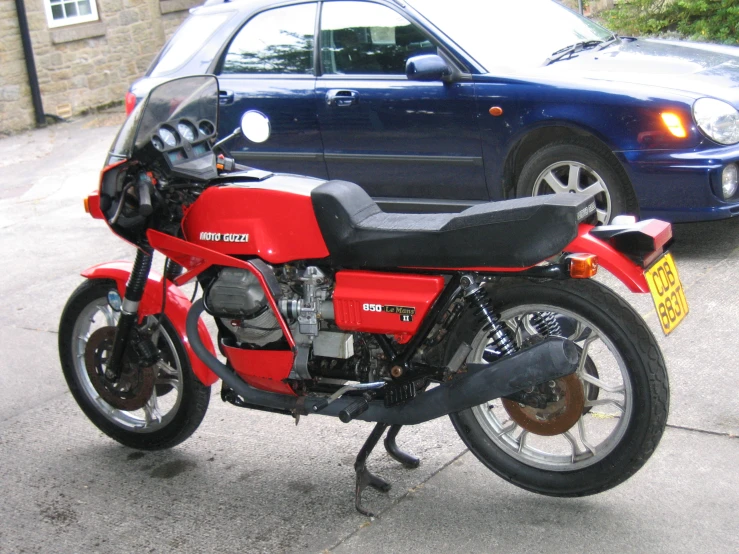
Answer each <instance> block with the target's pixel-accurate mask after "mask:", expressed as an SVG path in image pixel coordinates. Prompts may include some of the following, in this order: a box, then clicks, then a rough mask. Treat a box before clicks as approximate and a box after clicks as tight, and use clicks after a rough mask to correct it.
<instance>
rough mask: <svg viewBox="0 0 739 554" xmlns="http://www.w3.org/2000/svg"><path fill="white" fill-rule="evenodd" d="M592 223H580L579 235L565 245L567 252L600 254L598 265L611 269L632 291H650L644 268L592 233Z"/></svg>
mask: <svg viewBox="0 0 739 554" xmlns="http://www.w3.org/2000/svg"><path fill="white" fill-rule="evenodd" d="M591 229H593V226H592V225H586V224H584V223H581V224H580V228H579V230H578V234H577V237H576V238H575V240H573V241H572V242H571V243H570V244H568V245H567V246H566V247H565V249H564V250H565V252H583V253H586V254H595V255H596V256H598V265H600V266H601V267H603V268H604V269H606V270H608V271H610V272H611V273H612V274H613V275H615V276H616V277H617V278H618V279H619V280H620V281H621V282H622V283H623V284H624V285H626V286H627V287H628V289H629V290H630V291H631V292H649V285H648V284H647V279H646V277H644V268H642V267H641V266H640V265H638V264H637V263H635V262H633V261H632V260H630V259H629V258H628V257H627V256H626V255H624V254H622V253H621V252H619V251H618V250H616V249H615V248H614V247H613V246H611V245H610V244H608V243H607V242H604V241H602V240H600V239H598V238H595V237H594V236H593V235H591V234H590V230H591Z"/></svg>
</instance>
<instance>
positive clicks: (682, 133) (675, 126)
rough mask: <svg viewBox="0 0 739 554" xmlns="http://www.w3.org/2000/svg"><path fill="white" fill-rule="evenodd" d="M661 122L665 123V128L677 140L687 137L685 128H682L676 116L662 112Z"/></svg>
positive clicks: (678, 117)
mask: <svg viewBox="0 0 739 554" xmlns="http://www.w3.org/2000/svg"><path fill="white" fill-rule="evenodd" d="M662 121H664V122H665V125H667V128H668V129H669V130H670V132H671V133H672V134H673V135H674V136H676V137H677V138H685V137H687V136H688V132H687V131H686V130H685V127H683V122H682V121H681V120H680V116H678V115H677V114H674V113H672V112H664V113H663V114H662Z"/></svg>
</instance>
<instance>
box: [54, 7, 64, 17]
mask: <svg viewBox="0 0 739 554" xmlns="http://www.w3.org/2000/svg"><path fill="white" fill-rule="evenodd" d="M51 16H52V17H53V18H54V19H64V8H62V5H61V4H56V5H54V6H51Z"/></svg>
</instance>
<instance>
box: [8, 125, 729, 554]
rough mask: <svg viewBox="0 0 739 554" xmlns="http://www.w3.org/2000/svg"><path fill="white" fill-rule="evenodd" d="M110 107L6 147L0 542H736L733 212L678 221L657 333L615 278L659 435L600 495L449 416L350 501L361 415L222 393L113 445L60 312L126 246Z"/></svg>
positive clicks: (271, 545)
mask: <svg viewBox="0 0 739 554" xmlns="http://www.w3.org/2000/svg"><path fill="white" fill-rule="evenodd" d="M119 120H120V115H119V114H112V115H109V116H106V117H104V118H88V119H84V120H81V121H77V122H75V123H72V124H65V125H57V126H54V127H51V128H49V129H46V130H42V131H34V132H32V133H29V134H26V135H21V136H18V137H13V138H11V139H3V140H0V252H2V254H3V271H2V272H0V298H2V307H3V312H2V315H0V490H2V500H1V501H0V552H8V553H11V552H12V553H16V552H55V553H56V552H175V551H178V552H179V551H182V552H215V551H218V552H237V551H239V552H322V551H332V552H334V551H335V552H367V551H370V552H427V551H437V552H473V551H482V552H490V551H501V552H531V551H532V550H541V551H547V552H623V551H632V552H701V551H710V550H713V551H720V552H729V551H739V534H738V533H737V531H736V530H737V529H738V528H739V518H737V515H736V514H737V511H736V506H737V504H739V469H738V466H739V441H737V438H736V437H737V435H739V402H737V390H739V369H738V367H739V364H738V363H737V358H738V357H739V287H737V286H736V282H737V277H736V276H737V274H739V218H738V219H735V220H730V221H721V222H715V223H710V224H691V225H683V226H678V227H676V236H677V242H676V245H675V248H674V253H675V257H676V259H677V262H678V266H679V269H680V272H681V277H682V280H683V283H684V284H685V285H686V287H685V288H686V291H687V297H688V301H689V303H690V308H691V314H690V316H689V317H688V318H687V319H686V320H685V322H684V323H683V325H681V327H680V328H678V329H677V330H676V331H675V332H674V333H673V334H672V335H671V336H670V337H669V338H664V337H662V335H661V333H660V332H659V330H658V322H657V319H656V316H655V315H654V313H653V308H652V306H651V300H650V299H649V298H648V297H645V296H643V295H640V296H637V295H632V294H630V293H628V292H626V291H625V289H623V287H621V286H620V284H619V283H614V282H613V279H609V278H608V276H605V277H604V280H605V281H606V282H608V283H610V284H614V286H615V287H616V288H617V289H618V290H619V291H620V292H622V293H623V294H624V295H625V296H627V297H628V299H629V301H631V302H632V303H633V304H634V305H635V306H636V307H637V309H638V311H639V312H640V313H642V314H644V315H645V317H646V319H647V321H648V322H649V324H650V325H651V326H652V329H653V330H654V331H655V333H656V334H658V338H659V341H660V343H661V345H662V348H663V350H664V353H665V356H666V358H667V362H668V369H669V372H670V380H671V386H672V406H671V413H670V418H669V429H668V430H667V432H666V434H665V437H664V439H663V441H662V443H661V445H660V448H659V449H658V450H657V453H656V454H655V455H654V457H653V458H652V459H651V460H650V462H649V463H648V464H647V466H646V467H645V468H644V469H643V470H642V471H641V472H639V473H638V474H637V475H636V476H635V477H634V478H632V479H631V480H630V481H628V482H627V483H625V484H624V485H622V486H620V487H618V488H616V489H614V490H612V491H609V492H607V493H604V494H601V495H599V496H596V497H589V498H582V499H553V498H548V497H543V496H537V495H534V494H531V493H528V492H525V491H523V490H521V489H518V488H516V487H513V486H511V485H509V484H507V483H505V482H503V481H502V480H500V479H498V478H496V477H495V476H494V475H493V474H491V473H490V472H489V471H487V470H486V469H484V468H483V466H482V465H481V464H479V463H478V462H477V460H476V459H475V458H474V457H473V456H472V455H470V454H469V453H467V452H466V451H465V449H464V447H463V445H462V443H461V441H459V439H458V438H457V437H456V435H455V433H454V431H453V429H452V427H451V424H450V423H449V421H448V420H447V419H442V420H438V421H435V422H431V423H428V424H425V425H421V426H419V427H416V428H406V429H404V430H403V432H402V433H401V435H400V440H399V442H400V443H401V444H402V445H403V446H404V447H406V448H407V449H408V450H410V451H413V452H415V453H416V454H418V455H420V456H421V458H422V460H423V463H422V466H421V468H420V469H418V470H415V471H409V470H404V469H402V468H400V467H399V465H398V464H396V463H395V462H392V461H391V460H390V459H389V458H388V457H387V456H385V455H384V454H383V453H382V451H381V449H378V452H377V453H376V455H374V456H373V457H372V458H371V459H370V466H371V467H372V468H373V469H375V470H376V471H377V473H379V474H380V475H382V476H384V477H386V478H388V479H389V480H390V481H392V483H393V484H394V487H393V490H392V491H391V493H390V494H389V495H388V496H381V495H379V494H376V493H374V492H367V493H366V497H367V501H368V503H369V504H370V505H371V506H373V508H374V509H376V510H382V512H381V517H380V518H379V519H377V520H374V521H370V520H368V519H366V518H364V517H362V516H360V515H359V514H357V513H356V512H355V511H354V508H353V503H352V500H353V498H352V495H353V470H352V463H353V460H354V456H355V454H356V452H357V451H358V450H359V448H360V446H361V444H362V442H363V440H364V438H365V437H366V435H367V434H368V433H369V431H370V429H371V426H370V425H369V424H364V423H360V422H355V423H352V424H350V425H343V424H341V423H340V422H338V421H333V420H329V419H327V418H320V417H309V418H304V419H303V420H301V422H300V425H299V426H297V427H296V426H295V425H294V423H293V421H292V420H291V419H290V418H287V417H284V416H279V415H272V414H266V413H261V412H253V411H247V410H240V409H238V408H235V407H233V406H230V405H224V404H223V403H221V402H220V400H219V398H218V395H217V391H216V390H215V389H216V387H214V396H213V399H212V403H211V409H210V411H209V413H208V415H207V416H206V418H205V421H204V423H203V425H202V426H201V428H200V429H199V430H198V431H197V432H196V434H195V435H194V436H193V437H192V438H191V439H190V440H189V441H187V442H186V443H184V444H183V445H181V446H179V447H177V448H175V449H173V450H171V451H167V452H158V453H141V452H135V451H132V450H129V449H127V448H124V447H122V446H120V445H118V444H117V443H115V442H113V441H111V440H110V439H108V438H107V437H105V436H103V435H102V434H101V433H99V432H98V431H97V429H95V428H94V427H93V426H92V425H91V424H90V423H88V422H87V420H86V419H85V418H84V416H83V415H82V413H81V412H80V411H79V410H78V408H77V406H76V404H75V403H74V401H73V399H72V398H71V396H70V395H69V394H68V393H67V392H66V387H65V385H64V381H63V378H62V375H61V371H60V369H59V363H58V359H57V353H56V352H57V350H56V340H57V335H56V332H57V324H58V319H59V314H60V313H61V309H62V307H63V305H64V303H65V301H66V298H67V296H68V295H69V294H70V293H71V291H72V290H73V289H74V287H75V286H76V285H77V284H78V283H79V282H80V281H81V278H80V277H79V271H80V270H81V269H83V268H85V267H87V266H89V265H92V264H94V263H98V262H101V261H106V260H112V259H121V258H128V259H130V258H132V255H133V252H132V249H131V248H130V247H129V246H127V245H126V244H125V243H123V242H122V241H120V240H119V239H116V238H115V237H114V236H113V235H112V234H111V233H110V232H109V231H108V230H107V228H106V227H105V226H104V225H103V224H102V223H101V222H99V221H94V220H92V219H90V218H89V216H87V215H86V214H84V212H83V211H82V201H81V198H82V196H84V195H85V194H86V193H87V192H88V191H90V190H91V189H93V188H94V187H95V186H96V179H97V174H98V172H99V170H100V167H101V164H102V163H103V159H104V153H105V151H106V149H107V146H108V145H109V144H110V142H111V141H112V139H113V136H114V134H115V127H114V126H112V125H113V124H116V123H117V122H118V121H119Z"/></svg>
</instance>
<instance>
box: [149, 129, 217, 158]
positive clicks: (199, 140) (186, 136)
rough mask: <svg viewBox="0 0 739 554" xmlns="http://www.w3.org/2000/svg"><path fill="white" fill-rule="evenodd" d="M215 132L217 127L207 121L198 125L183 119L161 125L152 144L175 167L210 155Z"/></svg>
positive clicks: (153, 136) (152, 138)
mask: <svg viewBox="0 0 739 554" xmlns="http://www.w3.org/2000/svg"><path fill="white" fill-rule="evenodd" d="M215 132H216V129H215V126H214V125H213V123H212V122H210V121H208V120H207V119H203V120H202V121H199V122H197V123H196V122H194V121H191V120H189V119H186V118H183V119H179V120H175V121H168V122H167V123H165V124H163V125H160V126H159V128H158V129H157V130H156V132H155V133H154V134H153V135H152V137H151V144H152V146H154V148H155V149H156V150H157V151H159V152H161V153H162V154H164V156H165V157H166V159H167V161H169V163H170V165H172V166H174V165H177V164H181V163H183V162H187V161H188V160H194V159H198V158H202V157H203V156H205V155H206V154H208V153H210V152H211V146H210V145H211V139H213V138H214V136H215Z"/></svg>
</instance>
